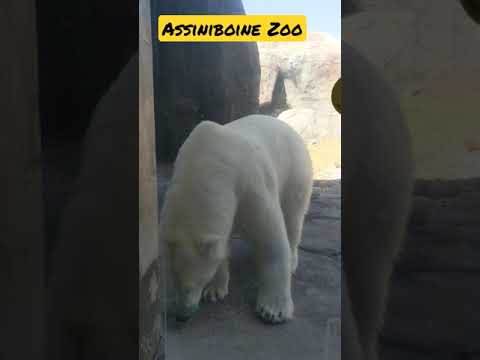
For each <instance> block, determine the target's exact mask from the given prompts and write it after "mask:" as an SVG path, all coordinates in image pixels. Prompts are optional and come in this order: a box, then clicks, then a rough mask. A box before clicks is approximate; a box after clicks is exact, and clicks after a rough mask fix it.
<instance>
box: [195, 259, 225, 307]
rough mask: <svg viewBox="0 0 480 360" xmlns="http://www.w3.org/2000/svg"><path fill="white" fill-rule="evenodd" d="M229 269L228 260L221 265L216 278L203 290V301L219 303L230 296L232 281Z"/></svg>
mask: <svg viewBox="0 0 480 360" xmlns="http://www.w3.org/2000/svg"><path fill="white" fill-rule="evenodd" d="M228 267H229V266H228V258H227V259H225V260H224V261H223V262H222V263H221V264H220V265H219V267H218V269H217V272H216V273H215V276H214V277H213V279H212V280H210V282H209V283H208V284H207V286H205V289H203V293H202V300H204V301H208V302H217V301H219V300H223V298H224V297H225V296H227V295H228V282H229V280H230V273H229V270H228Z"/></svg>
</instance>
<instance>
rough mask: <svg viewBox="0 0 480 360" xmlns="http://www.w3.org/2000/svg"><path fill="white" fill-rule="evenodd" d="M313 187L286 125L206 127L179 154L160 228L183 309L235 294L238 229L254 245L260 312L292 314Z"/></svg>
mask: <svg viewBox="0 0 480 360" xmlns="http://www.w3.org/2000/svg"><path fill="white" fill-rule="evenodd" d="M311 189H312V166H311V160H310V157H309V154H308V152H307V150H306V147H305V144H304V142H303V140H302V139H301V138H300V136H299V135H298V134H297V133H296V132H295V131H294V130H292V129H291V128H290V127H289V126H288V125H286V124H285V123H283V122H282V121H280V120H278V119H275V118H272V117H268V116H263V115H251V116H247V117H244V118H241V119H239V120H236V121H234V122H231V123H229V124H227V125H224V126H222V125H219V124H216V123H213V122H210V121H204V122H202V123H200V124H199V125H198V126H197V127H196V128H195V129H194V130H193V131H192V133H191V134H190V136H189V137H188V139H187V140H186V141H185V143H184V144H183V146H182V148H181V149H180V151H179V154H178V157H177V160H176V163H175V169H174V175H173V178H172V182H171V186H170V189H169V191H168V193H167V196H166V200H165V204H164V207H163V211H162V220H161V224H160V233H161V238H162V239H165V240H166V241H167V242H168V244H169V250H170V257H169V259H170V260H171V263H172V270H173V273H174V275H175V278H176V283H177V290H178V291H177V292H178V294H179V300H180V306H182V307H183V309H192V307H196V306H197V305H198V302H199V300H200V298H201V297H202V293H203V297H204V298H205V299H207V300H213V301H216V300H217V299H221V298H223V297H224V296H225V295H226V294H227V293H228V279H229V275H228V253H229V252H228V248H229V246H228V243H229V238H230V234H231V232H232V227H233V224H234V223H235V224H236V225H238V226H239V228H240V229H241V231H242V233H243V235H244V238H246V239H248V240H249V241H251V242H252V243H253V248H254V250H255V256H256V260H257V261H256V262H257V267H258V274H259V279H258V283H259V293H258V298H257V312H258V314H259V315H260V317H261V318H262V319H263V320H265V321H267V322H271V323H278V322H282V321H284V320H286V319H288V318H291V317H292V314H293V302H292V299H291V291H290V282H291V273H292V272H293V271H295V268H296V265H297V255H296V254H297V246H298V244H299V242H300V240H301V233H302V226H303V220H304V215H305V212H306V211H307V208H308V204H309V200H310V195H311Z"/></svg>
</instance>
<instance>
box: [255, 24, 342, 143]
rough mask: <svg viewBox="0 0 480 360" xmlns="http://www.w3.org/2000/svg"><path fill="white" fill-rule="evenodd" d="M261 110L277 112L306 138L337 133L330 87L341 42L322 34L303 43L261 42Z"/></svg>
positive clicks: (337, 68)
mask: <svg viewBox="0 0 480 360" xmlns="http://www.w3.org/2000/svg"><path fill="white" fill-rule="evenodd" d="M258 48H259V54H260V66H261V82H260V109H261V112H263V113H267V114H269V115H273V116H278V117H279V118H280V119H282V120H284V121H286V122H287V123H289V124H290V125H291V126H292V127H293V128H294V129H296V130H297V131H299V133H300V134H301V135H302V137H303V138H304V140H305V141H306V142H307V143H315V142H318V141H319V140H321V139H322V138H332V137H333V138H338V139H339V138H340V128H341V124H340V115H339V114H338V113H337V112H336V110H335V108H334V107H333V105H332V103H331V91H332V88H333V85H334V84H335V82H336V81H337V80H338V79H339V78H340V76H341V73H340V65H341V61H340V43H339V42H338V41H337V40H336V39H335V38H333V37H332V36H330V35H328V34H325V33H311V34H309V37H308V39H307V41H305V42H291V43H274V42H269V43H259V44H258Z"/></svg>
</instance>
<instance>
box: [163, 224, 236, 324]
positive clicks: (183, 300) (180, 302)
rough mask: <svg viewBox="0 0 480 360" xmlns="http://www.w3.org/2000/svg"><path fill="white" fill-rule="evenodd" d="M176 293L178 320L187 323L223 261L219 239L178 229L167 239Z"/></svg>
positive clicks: (220, 239)
mask: <svg viewBox="0 0 480 360" xmlns="http://www.w3.org/2000/svg"><path fill="white" fill-rule="evenodd" d="M166 240H167V246H168V255H169V257H168V259H169V262H170V269H171V271H172V275H173V279H174V283H175V289H176V299H177V301H176V306H177V311H176V312H177V319H179V320H187V319H189V318H190V317H191V316H192V315H193V313H194V312H195V311H196V310H197V309H198V304H199V302H200V298H201V295H202V291H203V289H204V288H205V286H206V285H207V284H208V282H209V281H210V280H211V279H212V278H213V277H214V275H215V273H216V271H217V268H218V266H219V265H220V263H221V262H222V261H223V260H224V259H225V257H226V253H227V251H226V241H225V239H223V237H221V236H217V235H213V234H206V235H205V234H200V233H198V232H197V233H195V232H190V231H186V230H185V229H182V228H177V231H175V232H173V233H172V232H169V235H168V236H167V237H166Z"/></svg>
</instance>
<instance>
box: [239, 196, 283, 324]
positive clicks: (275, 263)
mask: <svg viewBox="0 0 480 360" xmlns="http://www.w3.org/2000/svg"><path fill="white" fill-rule="evenodd" d="M256 208H257V209H258V213H254V214H252V217H251V221H249V223H250V224H249V226H248V230H247V231H248V233H249V234H248V236H249V238H250V239H251V240H252V241H253V242H254V247H255V250H256V260H257V269H258V296H257V305H256V312H257V314H258V315H259V316H260V318H261V319H262V320H263V321H265V322H266V323H269V324H278V323H282V322H285V321H286V320H287V319H290V318H291V317H292V315H293V301H292V297H291V271H290V261H291V260H290V256H291V255H290V246H289V243H288V237H287V232H286V229H285V223H284V220H283V214H282V211H281V208H280V206H279V205H277V204H276V203H275V202H274V201H268V200H267V201H264V202H263V203H262V204H260V205H259V204H257V206H256Z"/></svg>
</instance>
